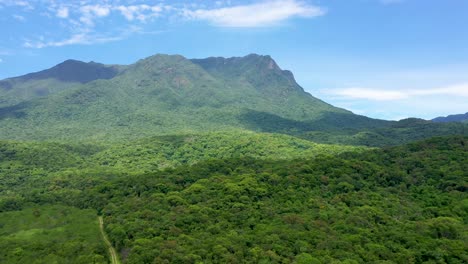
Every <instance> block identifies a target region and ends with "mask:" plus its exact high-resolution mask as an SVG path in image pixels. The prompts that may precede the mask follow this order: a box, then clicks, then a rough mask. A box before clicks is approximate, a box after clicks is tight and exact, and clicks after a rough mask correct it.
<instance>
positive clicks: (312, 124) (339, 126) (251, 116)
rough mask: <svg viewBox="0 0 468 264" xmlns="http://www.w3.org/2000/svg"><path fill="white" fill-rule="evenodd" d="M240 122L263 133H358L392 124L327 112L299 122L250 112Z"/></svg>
mask: <svg viewBox="0 0 468 264" xmlns="http://www.w3.org/2000/svg"><path fill="white" fill-rule="evenodd" d="M239 120H240V121H241V123H242V124H244V126H245V127H246V128H248V129H251V130H255V131H262V132H276V133H288V134H289V133H303V132H309V131H357V130H361V129H374V128H381V127H387V126H390V124H392V122H389V121H384V120H377V119H371V118H368V117H365V116H360V115H355V114H351V113H349V114H348V113H334V112H325V113H323V114H322V116H321V117H320V118H318V119H316V120H311V121H297V120H293V119H287V118H283V117H280V116H278V115H274V114H271V113H266V112H260V111H255V110H248V111H247V112H245V113H243V114H241V115H240V117H239Z"/></svg>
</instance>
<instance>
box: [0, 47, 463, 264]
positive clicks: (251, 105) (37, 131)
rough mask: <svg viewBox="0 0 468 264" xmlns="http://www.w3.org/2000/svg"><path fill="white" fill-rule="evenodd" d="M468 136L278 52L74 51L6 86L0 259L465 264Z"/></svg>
mask: <svg viewBox="0 0 468 264" xmlns="http://www.w3.org/2000/svg"><path fill="white" fill-rule="evenodd" d="M467 144H468V123H462V122H459V123H454V122H447V123H446V122H443V123H437V122H432V121H426V120H422V119H415V118H409V119H404V120H400V121H385V120H377V119H372V118H368V117H365V116H361V115H356V114H354V113H352V112H350V111H347V110H345V109H341V108H337V107H334V106H332V105H329V104H327V103H325V102H323V101H321V100H320V99H318V98H315V97H313V96H312V95H311V94H309V93H307V92H306V91H304V89H303V88H302V87H301V86H299V84H297V83H296V81H295V79H294V76H293V74H292V73H291V72H290V71H287V70H282V69H281V68H280V67H279V66H278V65H277V64H276V62H275V61H274V60H273V59H272V58H271V57H270V56H260V55H256V54H250V55H248V56H245V57H233V58H214V57H211V58H206V59H192V60H190V59H187V58H184V57H183V56H179V55H174V56H171V55H163V54H159V55H155V56H151V57H148V58H145V59H142V60H139V61H137V62H136V63H133V64H130V65H104V64H100V63H95V62H89V63H85V62H81V61H75V60H68V61H65V62H63V63H60V64H58V65H56V66H54V67H52V68H50V69H47V70H43V71H40V72H36V73H30V74H26V75H23V76H19V77H13V78H8V79H5V80H0V263H48V264H49V263H77V264H78V263H79V264H85V263H86V264H87V263H99V264H100V263H115V261H114V260H113V259H115V255H116V254H113V253H112V252H114V250H115V251H116V252H117V253H118V254H117V255H118V258H120V259H121V261H122V263H128V264H136V263H198V264H200V263H312V264H314V263H348V264H350V263H382V264H383V263H428V264H429V263H453V264H457V263H468V253H467V252H468V228H467V226H468V196H467V192H468V184H467V179H468V151H467V150H468V149H467V148H468V145H467ZM98 219H99V221H98ZM101 220H103V222H101ZM100 223H103V225H102V226H103V227H101V225H100ZM105 237H108V238H109V240H110V242H111V244H112V247H111V248H110V249H109V244H108V242H107V240H105V239H103V238H105Z"/></svg>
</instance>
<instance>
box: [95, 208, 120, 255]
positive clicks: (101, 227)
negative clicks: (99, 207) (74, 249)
mask: <svg viewBox="0 0 468 264" xmlns="http://www.w3.org/2000/svg"><path fill="white" fill-rule="evenodd" d="M98 219H99V229H100V230H101V235H102V239H104V242H105V243H106V245H107V247H108V248H109V254H110V256H111V263H112V264H120V260H119V257H118V256H117V253H116V252H115V249H114V247H113V246H112V244H111V243H110V241H109V239H107V235H106V232H105V231H104V221H103V220H102V216H99V217H98Z"/></svg>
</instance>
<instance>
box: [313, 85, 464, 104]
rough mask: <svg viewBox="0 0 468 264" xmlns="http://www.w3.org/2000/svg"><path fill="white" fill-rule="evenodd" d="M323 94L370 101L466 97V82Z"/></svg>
mask: <svg viewBox="0 0 468 264" xmlns="http://www.w3.org/2000/svg"><path fill="white" fill-rule="evenodd" d="M322 92H323V93H324V94H329V95H335V96H338V97H342V98H347V99H365V100H370V101H397V100H403V99H414V98H416V97H429V96H454V97H468V83H461V84H456V85H449V86H445V87H440V88H433V89H406V90H388V89H370V88H344V89H332V90H323V91H322Z"/></svg>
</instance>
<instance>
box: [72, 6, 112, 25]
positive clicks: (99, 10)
mask: <svg viewBox="0 0 468 264" xmlns="http://www.w3.org/2000/svg"><path fill="white" fill-rule="evenodd" d="M79 10H80V12H81V14H82V16H81V17H80V21H81V22H82V23H84V24H85V25H87V26H93V25H94V18H96V17H98V18H100V17H106V16H108V15H109V14H110V11H111V9H110V6H107V5H85V6H82V7H81V8H80V9H79Z"/></svg>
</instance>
